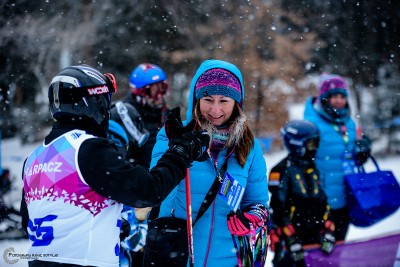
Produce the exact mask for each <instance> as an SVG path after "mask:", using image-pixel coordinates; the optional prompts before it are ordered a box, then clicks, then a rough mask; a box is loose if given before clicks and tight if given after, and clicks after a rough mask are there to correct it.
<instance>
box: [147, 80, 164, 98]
mask: <svg viewBox="0 0 400 267" xmlns="http://www.w3.org/2000/svg"><path fill="white" fill-rule="evenodd" d="M168 90H169V84H168V82H167V81H161V82H157V83H153V84H149V85H146V86H145V87H144V92H145V94H146V95H147V96H148V97H154V96H156V95H166V94H167V93H168Z"/></svg>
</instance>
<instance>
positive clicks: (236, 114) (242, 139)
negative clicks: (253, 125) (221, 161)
mask: <svg viewBox="0 0 400 267" xmlns="http://www.w3.org/2000/svg"><path fill="white" fill-rule="evenodd" d="M193 119H195V120H196V121H197V123H196V130H200V129H203V130H207V131H208V132H209V133H210V135H212V133H215V132H217V131H218V129H217V127H215V126H214V125H212V124H211V123H210V122H209V121H208V120H207V119H206V118H204V117H203V115H201V112H200V101H197V102H196V103H195V107H194V112H193ZM228 124H229V132H230V134H229V138H228V140H227V142H226V144H225V146H224V148H226V147H233V148H234V149H235V154H236V159H237V161H238V163H239V165H240V166H242V167H243V166H244V164H245V163H246V159H247V156H248V155H249V153H250V149H251V148H252V147H253V146H254V135H253V133H252V131H251V129H250V126H249V124H248V120H247V116H246V115H245V114H244V112H243V110H242V109H241V107H240V105H239V104H238V103H237V102H235V106H234V108H233V112H232V115H231V118H230V119H229V122H228Z"/></svg>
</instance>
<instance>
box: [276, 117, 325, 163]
mask: <svg viewBox="0 0 400 267" xmlns="http://www.w3.org/2000/svg"><path fill="white" fill-rule="evenodd" d="M281 134H282V138H283V143H284V144H285V147H286V148H287V149H288V150H289V153H291V154H293V155H296V156H299V157H303V156H304V155H306V152H310V151H312V152H314V153H315V152H316V149H317V148H318V145H319V130H318V128H317V126H315V125H314V124H313V123H312V122H309V121H306V120H293V121H289V122H287V123H286V124H285V125H284V126H283V127H282V129H281Z"/></svg>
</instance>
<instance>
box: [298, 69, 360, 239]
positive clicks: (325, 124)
mask: <svg viewBox="0 0 400 267" xmlns="http://www.w3.org/2000/svg"><path fill="white" fill-rule="evenodd" d="M319 90H320V94H319V97H318V98H317V97H311V98H309V99H308V100H307V102H306V107H305V111H304V119H306V120H309V121H311V122H313V123H314V124H315V125H316V126H317V127H318V129H319V131H320V137H321V138H320V145H319V148H318V152H317V154H316V157H315V163H316V165H317V167H318V169H319V171H320V180H321V185H322V187H323V189H324V191H325V193H326V195H327V197H328V204H329V206H330V207H331V218H332V220H333V221H334V223H335V226H336V229H335V238H336V240H344V239H345V237H346V233H347V230H348V227H349V221H350V218H349V214H348V208H347V207H346V194H345V184H344V175H345V174H346V173H352V172H353V171H354V162H355V160H356V161H357V159H358V158H357V156H358V155H357V153H355V149H356V148H357V147H358V145H359V143H357V142H359V141H357V140H356V138H357V137H356V124H355V122H354V120H353V119H352V118H351V117H350V107H349V104H348V99H347V98H348V95H349V87H348V84H347V82H346V81H345V80H344V79H343V78H342V77H341V76H338V75H332V74H322V75H321V76H320V84H319ZM357 144H358V145H357ZM358 160H359V162H358V163H359V164H363V163H364V162H365V160H366V159H358Z"/></svg>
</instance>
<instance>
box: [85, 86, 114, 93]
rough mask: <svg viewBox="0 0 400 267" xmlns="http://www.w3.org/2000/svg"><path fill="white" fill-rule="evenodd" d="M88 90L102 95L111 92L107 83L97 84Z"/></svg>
mask: <svg viewBox="0 0 400 267" xmlns="http://www.w3.org/2000/svg"><path fill="white" fill-rule="evenodd" d="M87 91H88V93H89V95H102V94H106V93H109V92H110V90H109V89H108V87H107V86H106V85H102V86H97V87H94V88H88V89H87Z"/></svg>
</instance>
